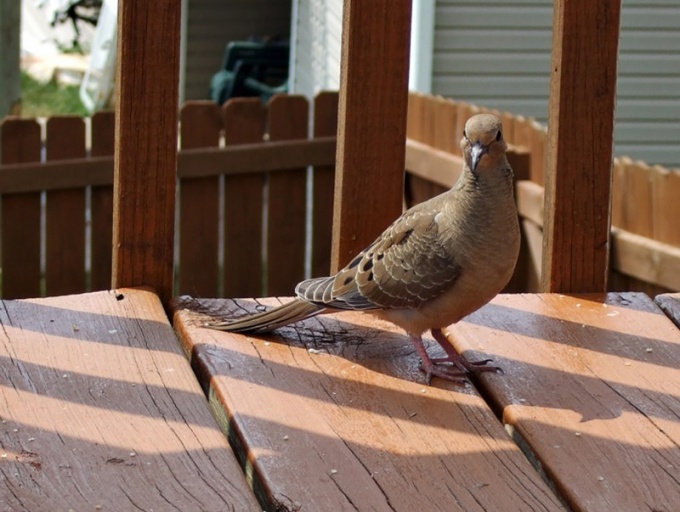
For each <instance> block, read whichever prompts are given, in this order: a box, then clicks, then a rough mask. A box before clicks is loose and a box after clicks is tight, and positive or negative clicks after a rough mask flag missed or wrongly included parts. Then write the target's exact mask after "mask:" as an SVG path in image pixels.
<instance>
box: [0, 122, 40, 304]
mask: <svg viewBox="0 0 680 512" xmlns="http://www.w3.org/2000/svg"><path fill="white" fill-rule="evenodd" d="M41 145H42V141H41V135H40V125H39V124H38V123H37V121H35V120H34V119H16V118H6V119H5V120H4V121H2V124H0V148H1V149H2V158H1V160H0V161H1V162H2V163H3V164H13V163H25V162H40V151H41ZM1 217H2V234H1V236H2V298H3V299H23V298H27V297H37V296H39V295H40V288H41V287H40V193H39V192H27V193H21V194H8V195H3V196H2V215H1Z"/></svg>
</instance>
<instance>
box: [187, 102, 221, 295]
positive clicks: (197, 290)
mask: <svg viewBox="0 0 680 512" xmlns="http://www.w3.org/2000/svg"><path fill="white" fill-rule="evenodd" d="M221 130H222V119H221V118H220V107H219V106H218V105H217V104H216V103H215V102H214V101H200V102H198V101H195V102H189V103H187V104H185V105H184V106H183V107H182V110H181V112H180V146H181V147H182V149H188V148H203V147H217V146H219V144H220V135H221ZM219 194H220V183H219V178H218V177H206V178H194V179H182V180H181V181H180V186H179V213H180V216H179V265H180V267H179V293H180V294H189V295H193V296H194V297H217V295H218V293H217V290H218V273H219V272H218V259H217V257H218V247H219V237H218V235H219V214H220V212H219Z"/></svg>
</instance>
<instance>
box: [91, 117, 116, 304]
mask: <svg viewBox="0 0 680 512" xmlns="http://www.w3.org/2000/svg"><path fill="white" fill-rule="evenodd" d="M115 131H116V119H115V113H114V112H113V110H106V111H104V110H102V111H99V112H97V113H95V114H94V115H93V116H92V122H91V133H92V148H91V151H90V154H91V155H92V156H93V157H97V156H109V155H113V147H114V144H115ZM90 214H91V222H92V224H91V226H92V229H91V232H92V237H91V241H90V244H91V245H90V265H91V268H90V273H91V274H90V275H91V284H90V288H91V289H92V290H93V291H94V290H108V289H109V288H111V263H112V262H111V259H112V255H113V252H112V243H113V186H112V185H103V186H96V187H92V189H91V194H90Z"/></svg>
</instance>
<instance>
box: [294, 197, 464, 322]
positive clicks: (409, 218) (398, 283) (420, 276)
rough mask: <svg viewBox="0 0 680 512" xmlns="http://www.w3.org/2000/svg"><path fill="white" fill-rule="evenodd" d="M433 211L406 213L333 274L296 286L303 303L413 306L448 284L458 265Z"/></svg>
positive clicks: (339, 306) (355, 306) (363, 307)
mask: <svg viewBox="0 0 680 512" xmlns="http://www.w3.org/2000/svg"><path fill="white" fill-rule="evenodd" d="M439 212H440V210H439V209H437V208H430V209H427V208H418V209H414V210H411V211H409V212H407V215H405V216H402V217H400V218H399V219H398V220H397V221H396V222H395V223H394V224H392V225H391V226H390V227H389V228H387V230H386V231H385V232H384V233H383V234H382V235H381V236H380V237H379V238H378V239H377V240H376V241H375V242H373V244H371V245H370V246H369V247H368V248H366V249H365V250H364V251H362V252H361V253H360V254H359V255H358V256H357V257H356V258H355V259H354V260H352V262H351V263H350V264H349V265H347V266H346V267H345V268H344V269H342V270H341V271H340V272H339V273H338V274H337V276H335V277H330V278H320V279H311V280H308V281H304V282H302V283H300V285H298V288H297V289H296V292H297V294H298V296H299V297H300V298H302V299H304V300H308V301H310V302H314V303H316V304H318V305H323V306H326V307H331V308H337V309H355V310H371V309H381V308H418V307H420V306H421V305H422V304H423V303H425V302H427V301H429V300H432V299H434V298H436V297H438V296H439V295H441V294H442V293H443V292H445V291H446V290H448V289H449V288H450V287H452V286H453V284H454V283H455V281H456V279H457V278H458V277H459V276H460V273H461V270H462V269H461V266H460V264H458V263H457V262H456V261H455V258H454V256H453V254H452V252H453V251H452V250H451V246H450V245H451V243H452V242H451V241H450V240H449V239H448V238H447V236H446V235H445V234H443V232H442V229H441V226H442V222H441V220H440V218H441V215H440V216H439V217H438V220H439V222H437V221H435V217H436V216H437V214H438V213H439Z"/></svg>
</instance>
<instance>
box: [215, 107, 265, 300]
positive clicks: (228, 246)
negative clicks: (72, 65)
mask: <svg viewBox="0 0 680 512" xmlns="http://www.w3.org/2000/svg"><path fill="white" fill-rule="evenodd" d="M222 118H223V125H224V138H225V144H227V148H228V147H229V146H230V145H239V144H244V143H253V142H256V143H262V141H263V138H264V132H265V127H266V122H267V111H266V109H265V107H264V106H263V105H262V103H261V102H260V100H259V99H258V98H232V99H230V100H229V101H227V103H226V104H225V105H224V106H223V107H222ZM264 186H265V176H264V175H263V174H250V175H240V176H225V177H224V295H225V296H226V297H258V296H260V295H262V293H263V291H264V288H263V282H262V281H263V280H262V273H263V272H262V239H263V235H262V230H263V225H262V220H263V218H264V212H263V204H264V200H263V198H264Z"/></svg>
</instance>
